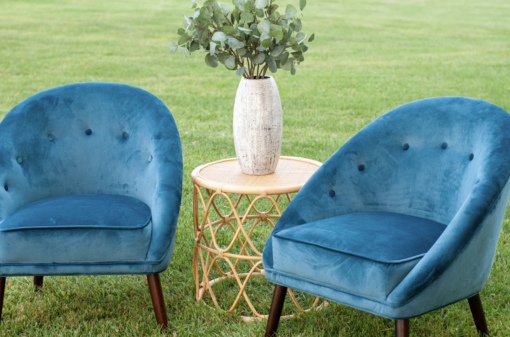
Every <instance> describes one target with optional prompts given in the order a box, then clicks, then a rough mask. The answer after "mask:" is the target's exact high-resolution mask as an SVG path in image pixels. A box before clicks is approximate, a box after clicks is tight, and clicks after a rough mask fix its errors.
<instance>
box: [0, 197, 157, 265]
mask: <svg viewBox="0 0 510 337" xmlns="http://www.w3.org/2000/svg"><path fill="white" fill-rule="evenodd" d="M151 227H152V226H151V210H150V209H149V207H148V206H147V205H146V204H144V203H143V202H141V201H139V200H137V199H135V198H132V197H127V196H121V195H110V194H79V195H67V196H59V197H54V198H47V199H42V200H39V201H36V202H33V203H30V204H28V205H26V206H24V207H22V208H21V209H19V210H18V211H16V212H15V213H14V214H12V215H11V216H10V217H8V218H7V219H5V220H4V221H3V222H1V223H0V262H1V263H16V264H17V263H29V264H34V263H75V262H79V263H86V262H92V263H97V262H110V261H111V262H116V261H139V260H144V259H145V258H146V255H147V252H148V248H149V245H150V241H151V231H152V228H151Z"/></svg>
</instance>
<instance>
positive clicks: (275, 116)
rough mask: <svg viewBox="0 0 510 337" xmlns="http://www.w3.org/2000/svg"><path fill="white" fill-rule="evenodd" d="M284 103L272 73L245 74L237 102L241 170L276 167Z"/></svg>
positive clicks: (254, 171) (236, 131)
mask: <svg viewBox="0 0 510 337" xmlns="http://www.w3.org/2000/svg"><path fill="white" fill-rule="evenodd" d="M282 127H283V120H282V104H281V102H280V94H279V93H278V87H277V86H276V82H275V81H274V79H273V77H271V76H266V77H265V78H264V79H261V80H255V79H246V78H244V77H243V78H242V79H241V83H239V87H238V88H237V94H236V101H235V104H234V144H235V148H236V155H237V160H238V162H239V165H240V166H241V171H242V172H243V173H244V174H250V175H257V176H260V175H265V174H271V173H273V172H274V171H275V169H276V166H277V165H278V159H279V158H280V151H281V148H282Z"/></svg>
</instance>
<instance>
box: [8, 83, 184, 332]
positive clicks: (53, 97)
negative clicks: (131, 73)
mask: <svg viewBox="0 0 510 337" xmlns="http://www.w3.org/2000/svg"><path fill="white" fill-rule="evenodd" d="M0 168H1V171H0V186H1V188H0V220H1V222H0V298H1V301H2V303H0V315H1V305H2V304H3V297H4V296H3V295H4V291H5V282H6V277H13V276H34V283H35V285H36V287H41V286H42V281H43V276H53V275H113V274H145V275H147V278H148V284H149V288H150V292H151V297H152V301H153V304H154V309H155V312H156V318H157V322H158V324H159V325H162V326H163V327H166V326H167V318H166V313H165V305H164V301H163V294H162V290H161V284H160V280H159V276H158V273H160V272H162V271H164V270H165V269H166V268H167V267H168V265H169V263H170V259H171V256H172V251H173V247H174V242H175V231H176V226H177V218H178V215H179V208H180V202H181V194H182V174H183V166H182V151H181V142H180V137H179V133H178V131H177V127H176V125H175V121H174V119H173V117H172V114H171V113H170V111H169V110H168V108H167V107H166V106H165V104H163V102H161V101H160V100H159V99H158V98H157V97H155V96H154V95H152V94H150V93H148V92H147V91H144V90H141V89H138V88H135V87H132V86H128V85H123V84H114V83H80V84H70V85H65V86H61V87H57V88H53V89H50V90H46V91H43V92H41V93H38V94H36V95H34V96H32V97H30V98H28V99H26V100H24V101H23V102H21V103H20V104H18V105H17V106H16V107H14V109H12V110H11V111H10V112H9V113H8V114H7V115H6V116H5V118H4V119H3V121H2V122H1V123H0Z"/></svg>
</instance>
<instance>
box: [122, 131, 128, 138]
mask: <svg viewBox="0 0 510 337" xmlns="http://www.w3.org/2000/svg"><path fill="white" fill-rule="evenodd" d="M127 137H129V134H128V133H127V132H126V131H124V132H123V133H122V138H124V139H126V138H127Z"/></svg>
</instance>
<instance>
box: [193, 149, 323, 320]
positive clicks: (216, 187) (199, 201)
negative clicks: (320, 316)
mask: <svg viewBox="0 0 510 337" xmlns="http://www.w3.org/2000/svg"><path fill="white" fill-rule="evenodd" d="M320 165H321V163H319V162H316V161H312V160H308V159H303V158H293V157H281V159H280V161H279V163H278V167H277V169H276V171H275V173H274V174H270V175H266V176H249V175H245V174H243V173H241V171H240V168H239V165H238V164H237V160H236V159H227V160H223V161H219V162H215V163H211V164H206V165H203V166H200V167H198V168H196V169H195V170H194V171H193V173H192V179H193V185H194V190H193V223H194V232H195V250H194V254H193V277H194V279H195V286H196V299H197V301H204V295H205V294H206V293H208V295H209V297H210V300H211V301H212V302H213V304H214V307H216V308H217V309H222V308H220V305H219V303H218V300H217V298H216V295H215V292H214V290H213V285H215V284H217V283H218V282H221V281H225V280H228V279H235V282H236V283H237V285H238V287H239V292H238V294H237V296H236V298H235V300H234V301H233V303H232V304H231V305H230V307H229V308H228V309H226V311H228V312H232V311H234V309H235V307H236V306H237V304H238V303H239V300H240V298H241V296H242V297H243V298H244V300H245V301H246V303H247V305H248V306H249V308H250V310H251V311H252V312H253V314H254V316H241V318H242V319H244V320H245V321H250V320H253V319H262V318H266V317H267V315H265V314H261V313H259V312H258V311H257V310H256V309H255V307H254V305H253V304H252V301H251V300H250V294H248V292H247V291H246V286H247V285H248V283H249V281H250V279H251V278H253V277H257V276H263V275H264V269H263V265H262V253H261V249H259V248H261V247H257V246H256V245H255V244H254V242H253V240H252V237H253V235H255V232H256V231H257V227H261V226H263V224H269V225H270V226H271V227H272V228H274V224H275V223H276V221H277V220H278V218H279V217H280V216H281V209H280V208H281V207H280V205H281V204H282V202H285V204H288V203H289V202H290V201H291V193H296V192H298V191H299V190H300V189H301V187H302V186H303V185H304V183H305V182H306V181H307V180H308V179H309V178H310V176H311V175H312V174H313V173H314V172H315V171H316V170H317V169H318V168H319V166H320ZM220 202H221V203H222V206H220V205H219V203H220ZM243 203H244V206H246V207H245V208H243V209H241V208H242V207H240V206H241V204H243ZM262 203H265V206H266V207H268V208H267V209H265V210H262V209H261V207H262V206H260V205H261V204H262ZM268 205H269V206H268ZM248 222H250V226H248V228H245V227H246V225H247V223H248ZM225 228H226V229H227V230H229V232H230V234H231V237H229V238H228V240H229V242H228V244H227V243H225V242H223V243H220V242H218V235H219V234H218V233H220V231H221V230H222V229H223V230H224V229H225ZM220 261H224V262H222V265H223V267H221V266H220V263H219V262H220ZM242 261H247V262H248V263H249V265H250V269H249V271H247V272H242V273H238V272H237V269H238V266H239V264H240V262H242ZM213 270H216V271H217V272H216V274H217V275H219V277H216V278H214V279H211V274H212V271H213ZM288 291H289V295H290V298H291V299H292V301H293V302H294V304H295V305H296V307H297V308H298V309H299V310H300V311H308V310H311V309H312V308H314V307H317V306H318V303H319V298H316V299H315V300H314V302H313V304H312V306H311V308H309V309H306V310H305V309H303V308H302V307H301V306H300V304H299V303H298V300H297V299H296V297H295V295H294V293H293V292H292V290H291V289H289V290H288ZM325 303H326V302H325ZM206 304H207V303H206ZM289 317H292V316H291V315H288V316H284V317H282V318H289Z"/></svg>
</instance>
